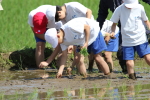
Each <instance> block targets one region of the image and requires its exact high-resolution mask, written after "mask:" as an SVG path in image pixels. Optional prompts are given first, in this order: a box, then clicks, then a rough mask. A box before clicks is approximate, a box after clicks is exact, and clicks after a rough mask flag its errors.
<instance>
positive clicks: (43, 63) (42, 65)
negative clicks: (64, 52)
mask: <svg viewBox="0 0 150 100" xmlns="http://www.w3.org/2000/svg"><path fill="white" fill-rule="evenodd" d="M46 66H48V63H47V62H46V61H43V62H41V63H40V65H39V68H44V67H46Z"/></svg>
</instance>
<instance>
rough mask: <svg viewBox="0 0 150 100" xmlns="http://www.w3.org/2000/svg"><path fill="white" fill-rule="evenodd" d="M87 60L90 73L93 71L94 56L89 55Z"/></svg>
mask: <svg viewBox="0 0 150 100" xmlns="http://www.w3.org/2000/svg"><path fill="white" fill-rule="evenodd" d="M88 59H89V66H88V70H89V71H90V72H92V71H93V64H94V54H93V53H91V54H89V56H88Z"/></svg>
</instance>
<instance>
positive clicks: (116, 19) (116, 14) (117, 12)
mask: <svg viewBox="0 0 150 100" xmlns="http://www.w3.org/2000/svg"><path fill="white" fill-rule="evenodd" d="M120 9H121V8H120V7H117V8H116V9H115V11H114V13H113V15H112V17H111V19H110V21H112V22H113V23H118V22H119V20H120Z"/></svg>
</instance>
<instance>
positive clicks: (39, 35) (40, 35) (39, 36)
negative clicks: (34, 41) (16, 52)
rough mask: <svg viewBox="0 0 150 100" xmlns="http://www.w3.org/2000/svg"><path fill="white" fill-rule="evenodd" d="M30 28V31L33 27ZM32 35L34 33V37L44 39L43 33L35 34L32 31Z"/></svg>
mask: <svg viewBox="0 0 150 100" xmlns="http://www.w3.org/2000/svg"><path fill="white" fill-rule="evenodd" d="M31 29H32V31H33V27H31ZM33 33H34V31H33ZM34 35H35V36H36V37H38V38H40V39H42V40H45V38H44V34H36V33H34Z"/></svg>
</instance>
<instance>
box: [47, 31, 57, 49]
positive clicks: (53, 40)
mask: <svg viewBox="0 0 150 100" xmlns="http://www.w3.org/2000/svg"><path fill="white" fill-rule="evenodd" d="M45 40H46V41H47V42H48V43H50V44H51V45H52V47H53V48H56V47H57V45H58V38H57V31H56V29H55V28H51V29H48V30H47V31H46V33H45Z"/></svg>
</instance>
